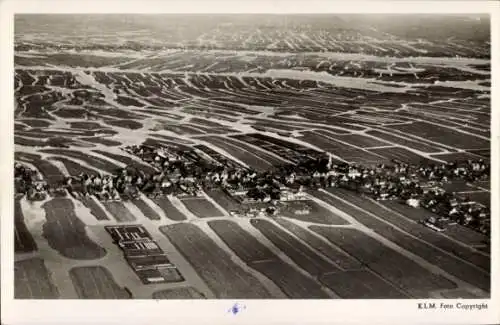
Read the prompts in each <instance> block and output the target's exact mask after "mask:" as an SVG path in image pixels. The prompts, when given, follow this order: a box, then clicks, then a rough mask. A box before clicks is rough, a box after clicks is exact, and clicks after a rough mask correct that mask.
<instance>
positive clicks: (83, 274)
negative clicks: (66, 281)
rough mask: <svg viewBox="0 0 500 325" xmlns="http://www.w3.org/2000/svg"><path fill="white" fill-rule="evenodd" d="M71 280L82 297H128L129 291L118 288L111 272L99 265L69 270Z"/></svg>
mask: <svg viewBox="0 0 500 325" xmlns="http://www.w3.org/2000/svg"><path fill="white" fill-rule="evenodd" d="M70 276H71V281H72V282H73V285H74V286H75V288H76V291H77V293H78V297H80V298H82V299H130V298H131V296H130V293H128V292H127V290H125V289H123V288H120V287H119V286H118V285H117V284H116V282H115V281H114V279H113V276H112V275H111V273H110V272H109V271H108V270H107V269H106V268H104V267H101V266H88V267H78V268H73V269H71V270H70Z"/></svg>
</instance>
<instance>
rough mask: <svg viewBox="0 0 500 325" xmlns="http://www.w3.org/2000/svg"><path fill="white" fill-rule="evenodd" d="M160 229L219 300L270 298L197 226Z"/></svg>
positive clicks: (181, 224)
mask: <svg viewBox="0 0 500 325" xmlns="http://www.w3.org/2000/svg"><path fill="white" fill-rule="evenodd" d="M160 230H161V231H162V233H164V234H165V236H167V237H168V238H169V240H170V241H172V243H173V244H174V245H175V246H176V248H177V249H178V250H179V251H180V252H181V254H183V255H184V256H185V257H186V259H187V260H188V261H189V262H190V263H191V264H192V265H193V267H194V268H195V270H196V271H197V272H198V273H199V274H200V276H201V278H202V279H203V280H204V281H206V282H207V285H208V286H209V287H210V289H211V290H212V291H213V292H214V294H215V295H216V297H217V298H242V297H245V298H261V299H264V298H271V295H270V293H269V292H268V291H267V290H266V289H265V288H264V286H263V285H261V284H260V283H259V282H258V280H257V279H256V278H255V277H253V276H252V275H251V274H248V273H247V272H246V271H244V270H243V269H242V268H241V267H240V266H238V265H237V264H235V263H234V262H233V261H232V260H231V258H230V256H229V255H228V254H227V253H226V252H225V251H223V250H222V249H221V248H219V247H218V246H217V245H216V244H215V242H214V241H213V240H212V239H210V237H208V236H207V235H206V234H205V233H203V232H202V231H201V230H200V229H199V228H198V227H197V226H195V225H191V224H183V223H179V224H176V225H174V226H165V227H162V228H160Z"/></svg>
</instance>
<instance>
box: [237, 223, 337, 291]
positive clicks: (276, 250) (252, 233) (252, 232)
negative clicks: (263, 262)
mask: <svg viewBox="0 0 500 325" xmlns="http://www.w3.org/2000/svg"><path fill="white" fill-rule="evenodd" d="M234 221H235V222H236V223H237V224H238V225H240V226H241V228H242V229H243V230H245V231H246V232H247V233H249V234H250V236H253V237H254V238H255V239H257V240H258V241H259V242H260V243H262V244H263V245H264V246H266V247H267V248H268V249H270V250H271V252H273V253H274V254H275V255H277V256H278V257H279V258H280V259H281V260H282V261H283V262H285V263H286V264H288V265H290V266H292V267H293V269H295V270H296V271H298V272H299V273H301V274H302V275H304V276H306V277H307V278H309V279H311V280H313V281H314V282H317V281H316V279H315V278H314V277H313V276H311V274H309V273H307V272H306V271H305V270H304V269H302V268H301V267H300V266H299V265H298V264H296V263H295V262H294V261H293V260H292V259H291V258H290V257H288V256H287V255H286V254H285V253H283V252H282V251H281V249H279V248H278V247H277V246H276V245H275V244H274V243H273V242H271V241H270V240H269V239H268V238H267V237H266V236H264V234H262V233H261V232H260V231H259V230H258V229H256V228H255V227H253V226H252V225H251V224H250V220H246V219H239V218H235V219H234ZM321 289H323V291H325V292H326V293H327V294H328V295H329V296H330V297H332V298H338V296H337V294H335V293H334V292H333V291H331V290H330V289H328V288H326V287H325V286H323V285H321Z"/></svg>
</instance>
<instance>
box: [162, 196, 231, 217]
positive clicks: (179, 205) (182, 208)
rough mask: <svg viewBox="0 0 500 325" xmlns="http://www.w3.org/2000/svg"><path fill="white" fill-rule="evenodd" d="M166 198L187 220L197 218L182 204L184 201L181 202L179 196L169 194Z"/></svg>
mask: <svg viewBox="0 0 500 325" xmlns="http://www.w3.org/2000/svg"><path fill="white" fill-rule="evenodd" d="M168 199H169V201H170V202H171V203H172V205H173V206H174V208H176V209H177V210H179V212H180V213H182V214H183V215H184V216H185V217H186V220H187V221H192V220H196V219H199V218H198V217H197V216H196V215H195V214H194V213H192V212H191V211H189V209H188V208H187V207H186V206H185V205H184V203H182V201H181V200H180V199H179V198H177V197H175V196H173V195H171V196H169V197H168ZM221 213H222V212H221Z"/></svg>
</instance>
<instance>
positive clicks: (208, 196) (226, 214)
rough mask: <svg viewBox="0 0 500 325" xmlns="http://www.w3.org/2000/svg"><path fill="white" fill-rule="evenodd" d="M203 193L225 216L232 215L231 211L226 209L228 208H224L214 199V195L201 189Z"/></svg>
mask: <svg viewBox="0 0 500 325" xmlns="http://www.w3.org/2000/svg"><path fill="white" fill-rule="evenodd" d="M201 193H202V195H203V197H204V198H205V199H206V200H207V201H208V202H210V203H212V205H213V206H214V207H216V208H217V210H219V211H221V213H222V214H223V216H225V217H231V215H230V214H229V212H227V211H226V209H224V208H223V207H222V206H221V205H220V204H219V203H217V201H215V200H214V199H212V197H211V196H210V195H208V194H207V193H206V192H205V191H203V190H201Z"/></svg>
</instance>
